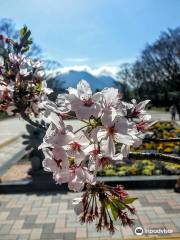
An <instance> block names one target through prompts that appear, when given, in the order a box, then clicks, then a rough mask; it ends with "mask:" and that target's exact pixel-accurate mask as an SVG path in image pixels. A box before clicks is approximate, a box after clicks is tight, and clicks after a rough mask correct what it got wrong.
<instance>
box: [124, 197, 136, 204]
mask: <svg viewBox="0 0 180 240" xmlns="http://www.w3.org/2000/svg"><path fill="white" fill-rule="evenodd" d="M137 199H138V198H136V197H127V198H125V200H124V203H125V204H130V203H133V202H134V201H135V200H137Z"/></svg>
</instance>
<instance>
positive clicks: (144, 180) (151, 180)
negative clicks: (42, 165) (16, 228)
mask: <svg viewBox="0 0 180 240" xmlns="http://www.w3.org/2000/svg"><path fill="white" fill-rule="evenodd" d="M177 177H178V176H176V175H175V176H153V177H149V176H148V177H147V176H135V177H134V176H128V177H98V180H99V181H103V182H105V183H106V184H108V185H110V186H116V185H117V184H122V185H123V186H124V187H125V189H127V190H132V189H133V190H142V189H147V190H148V189H149V190H150V189H172V188H174V185H175V183H176V180H177ZM37 192H41V193H44V192H49V193H50V192H68V187H67V184H66V183H64V184H62V185H58V184H56V183H55V182H54V181H53V179H52V176H51V174H49V173H45V174H44V176H43V178H38V177H35V179H34V180H33V179H31V178H29V179H24V180H20V181H8V182H3V183H1V184H0V193H5V194H6V193H7V194H11V193H37Z"/></svg>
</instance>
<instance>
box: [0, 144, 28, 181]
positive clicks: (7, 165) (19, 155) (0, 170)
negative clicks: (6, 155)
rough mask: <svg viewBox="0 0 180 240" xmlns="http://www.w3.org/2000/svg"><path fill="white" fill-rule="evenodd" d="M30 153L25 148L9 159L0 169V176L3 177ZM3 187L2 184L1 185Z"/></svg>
mask: <svg viewBox="0 0 180 240" xmlns="http://www.w3.org/2000/svg"><path fill="white" fill-rule="evenodd" d="M27 153H28V152H27V151H26V149H25V147H24V148H23V149H21V150H20V151H19V152H17V153H16V154H15V155H14V156H13V157H11V158H10V159H8V160H7V161H6V162H5V163H4V164H3V165H2V166H1V167H0V176H2V175H3V174H4V173H5V172H6V171H7V170H8V169H9V168H10V167H11V166H12V165H13V164H15V163H17V162H18V161H20V160H21V159H22V158H23V157H24V156H25V155H26V154H27ZM0 185H1V184H0Z"/></svg>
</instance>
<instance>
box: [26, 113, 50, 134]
mask: <svg viewBox="0 0 180 240" xmlns="http://www.w3.org/2000/svg"><path fill="white" fill-rule="evenodd" d="M21 117H22V118H23V119H24V120H25V121H26V122H28V123H29V124H31V125H32V126H34V127H36V128H40V129H42V130H44V131H46V130H47V129H46V127H44V126H43V125H42V124H40V123H38V122H34V121H33V120H32V119H30V118H29V116H27V115H26V114H24V113H22V114H21Z"/></svg>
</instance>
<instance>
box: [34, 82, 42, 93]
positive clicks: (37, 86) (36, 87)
mask: <svg viewBox="0 0 180 240" xmlns="http://www.w3.org/2000/svg"><path fill="white" fill-rule="evenodd" d="M41 90H42V85H41V84H39V83H37V84H36V86H35V91H36V92H41Z"/></svg>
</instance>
